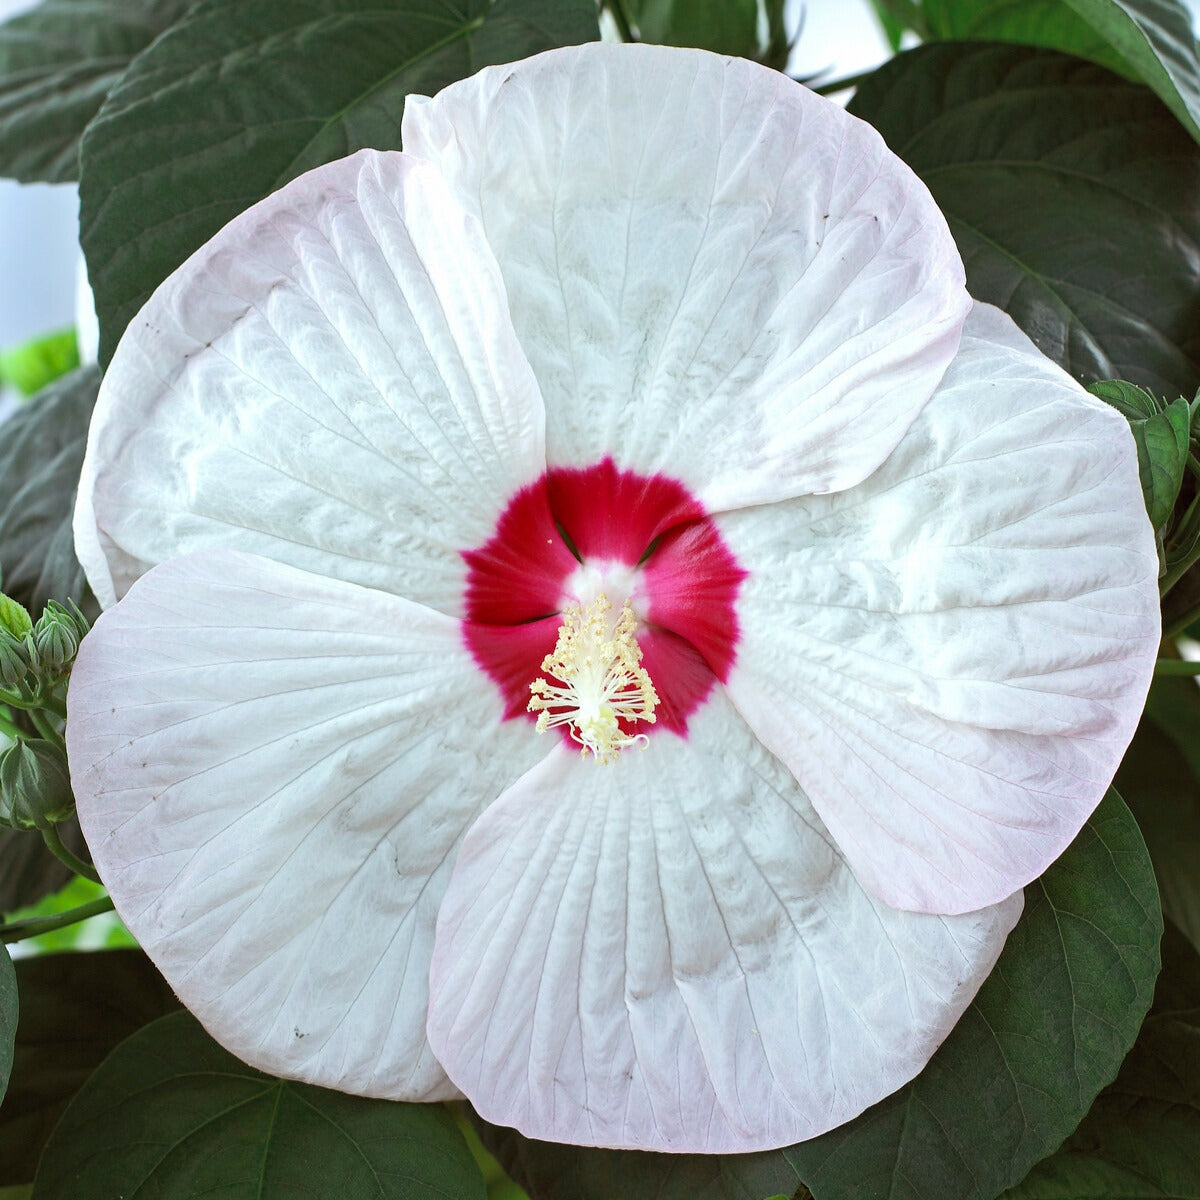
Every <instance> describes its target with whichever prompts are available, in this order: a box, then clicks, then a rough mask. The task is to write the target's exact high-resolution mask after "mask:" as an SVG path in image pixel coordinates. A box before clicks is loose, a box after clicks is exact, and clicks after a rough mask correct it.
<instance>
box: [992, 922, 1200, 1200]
mask: <svg viewBox="0 0 1200 1200" xmlns="http://www.w3.org/2000/svg"><path fill="white" fill-rule="evenodd" d="M1198 977H1200V955H1197V953H1196V950H1195V948H1194V947H1193V946H1192V945H1191V944H1190V943H1189V942H1188V941H1187V940H1186V939H1185V938H1184V937H1183V935H1182V934H1180V933H1178V932H1177V931H1175V930H1173V929H1171V928H1170V927H1168V929H1167V931H1166V934H1165V935H1164V937H1163V973H1162V976H1161V977H1160V978H1159V985H1158V989H1157V991H1156V992H1155V997H1154V1007H1153V1008H1152V1009H1151V1011H1150V1015H1149V1016H1148V1017H1147V1018H1146V1023H1145V1024H1144V1025H1143V1026H1142V1031H1141V1033H1140V1034H1139V1035H1138V1040H1137V1042H1136V1043H1135V1045H1134V1047H1133V1049H1132V1050H1131V1051H1130V1053H1129V1057H1128V1058H1127V1059H1126V1060H1125V1062H1124V1065H1123V1066H1122V1067H1121V1073H1120V1074H1119V1075H1118V1076H1117V1078H1116V1079H1115V1080H1114V1081H1113V1083H1112V1084H1111V1085H1110V1086H1109V1087H1107V1088H1105V1089H1104V1091H1103V1092H1101V1093H1100V1095H1099V1097H1098V1098H1097V1100H1096V1103H1095V1104H1093V1105H1092V1110H1091V1112H1089V1113H1088V1115H1087V1119H1086V1120H1085V1121H1084V1122H1083V1124H1082V1125H1080V1127H1079V1128H1078V1130H1076V1132H1075V1133H1074V1134H1072V1135H1071V1137H1070V1138H1069V1139H1068V1141H1067V1142H1066V1144H1065V1145H1064V1146H1063V1147H1062V1149H1061V1150H1059V1151H1058V1153H1057V1154H1054V1155H1052V1156H1051V1157H1050V1158H1048V1159H1045V1160H1044V1161H1043V1162H1040V1163H1038V1165H1037V1166H1035V1167H1034V1168H1033V1170H1032V1171H1031V1172H1030V1173H1029V1175H1028V1176H1027V1177H1026V1179H1025V1180H1024V1182H1023V1183H1021V1184H1020V1185H1019V1186H1018V1187H1016V1188H1014V1189H1013V1190H1012V1191H1011V1192H1008V1193H1006V1198H1005V1200H1155V1198H1164V1200H1165V1198H1168V1197H1169V1198H1171V1200H1178V1198H1179V1197H1192V1196H1200V986H1198Z"/></svg>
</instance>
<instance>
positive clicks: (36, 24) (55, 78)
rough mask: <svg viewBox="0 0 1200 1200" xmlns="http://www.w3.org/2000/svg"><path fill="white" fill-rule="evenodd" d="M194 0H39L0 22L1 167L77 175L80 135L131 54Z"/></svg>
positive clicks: (18, 173)
mask: <svg viewBox="0 0 1200 1200" xmlns="http://www.w3.org/2000/svg"><path fill="white" fill-rule="evenodd" d="M193 3H194V0H42V3H41V4H39V5H38V6H37V7H36V8H35V9H33V10H32V11H30V12H25V13H22V14H21V15H20V16H17V17H14V18H13V19H12V20H11V21H7V22H5V23H4V24H3V25H0V175H7V176H11V177H12V178H14V179H20V180H22V181H23V182H26V183H29V182H32V181H37V180H40V181H43V182H46V183H65V182H66V181H68V180H71V179H78V178H79V139H80V137H81V136H82V135H83V131H84V128H85V127H86V125H87V123H88V122H89V121H90V120H91V119H92V118H93V117H94V116H95V115H96V113H97V111H98V110H99V108H100V105H101V104H102V103H103V102H104V98H105V96H107V95H108V93H109V90H110V89H111V88H112V86H113V84H114V83H116V81H117V80H118V79H119V78H120V77H121V75H122V73H123V72H124V70H125V68H126V67H127V66H129V63H130V61H131V60H132V59H133V57H134V56H135V55H137V54H139V53H140V52H141V51H142V50H143V49H145V47H146V46H148V45H149V44H150V43H151V42H152V41H153V40H154V39H155V38H156V37H158V35H159V34H160V33H162V31H163V30H164V29H167V28H169V27H170V26H171V25H173V24H174V23H175V22H176V21H177V20H178V19H179V18H180V17H181V16H183V14H184V13H185V12H186V11H187V9H188V8H189V7H190V6H191V5H192V4H193Z"/></svg>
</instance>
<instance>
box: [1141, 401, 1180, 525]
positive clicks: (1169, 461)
mask: <svg viewBox="0 0 1200 1200" xmlns="http://www.w3.org/2000/svg"><path fill="white" fill-rule="evenodd" d="M1191 427H1192V412H1191V408H1190V406H1189V405H1188V402H1187V401H1186V400H1184V399H1178V400H1172V401H1171V403H1170V404H1169V405H1168V406H1167V408H1166V411H1165V412H1161V413H1158V414H1157V415H1156V416H1153V417H1150V418H1149V419H1148V420H1146V421H1139V422H1138V423H1137V424H1135V425H1131V426H1130V428H1131V429H1132V430H1133V437H1134V441H1136V442H1137V450H1138V468H1139V471H1140V473H1141V477H1142V494H1143V495H1144V496H1145V499H1146V511H1147V512H1148V513H1149V514H1150V523H1151V524H1152V525H1153V526H1154V528H1155V529H1162V528H1163V527H1164V526H1165V525H1166V524H1167V522H1168V521H1169V520H1170V519H1171V514H1172V513H1173V512H1174V511H1175V501H1176V500H1177V499H1178V497H1179V487H1180V485H1181V484H1182V483H1183V471H1184V468H1185V467H1186V466H1187V456H1188V443H1189V440H1190V436H1191Z"/></svg>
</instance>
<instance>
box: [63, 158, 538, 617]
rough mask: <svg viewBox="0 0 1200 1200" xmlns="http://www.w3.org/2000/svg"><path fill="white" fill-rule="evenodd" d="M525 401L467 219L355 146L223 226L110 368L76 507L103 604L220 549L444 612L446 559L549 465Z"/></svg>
mask: <svg viewBox="0 0 1200 1200" xmlns="http://www.w3.org/2000/svg"><path fill="white" fill-rule="evenodd" d="M543 434H544V426H543V410H542V403H541V397H540V395H539V392H538V388H537V382H536V380H535V379H534V377H533V375H532V373H531V371H530V368H529V364H528V362H527V361H526V359H525V356H524V354H523V352H522V350H521V348H520V346H519V344H518V343H517V341H516V336H515V334H514V332H513V329H512V325H511V322H510V321H509V318H508V309H507V301H506V299H505V295H504V286H503V283H502V282H501V280H500V275H499V271H498V268H497V266H496V263H495V260H494V259H493V257H492V255H491V252H490V251H489V249H488V246H487V242H486V241H485V240H484V237H483V234H482V232H481V231H480V229H479V225H478V222H477V221H476V220H475V219H474V218H473V217H470V216H468V215H466V214H465V213H464V212H463V211H462V210H461V209H460V208H459V207H458V205H456V204H455V202H454V200H453V199H452V197H451V196H450V194H449V192H448V191H447V189H446V187H445V184H444V183H443V182H442V180H441V179H440V178H439V176H438V174H437V172H436V171H434V170H433V169H432V168H430V167H429V166H428V165H427V164H424V163H420V162H417V161H416V160H414V159H412V158H410V157H407V156H405V155H401V154H394V153H393V154H378V153H375V152H372V151H363V152H362V153H359V154H356V155H354V156H353V157H351V158H347V159H343V160H342V161H340V162H336V163H331V164H330V165H328V166H324V167H319V168H318V169H316V170H315V171H311V172H309V173H308V174H307V175H304V176H302V177H300V178H299V179H297V180H295V181H294V182H292V183H290V184H288V185H287V186H286V187H285V188H283V189H282V190H281V191H279V192H276V193H275V194H274V195H272V196H270V197H268V198H267V199H266V200H263V201H262V202H261V203H259V204H256V205H255V206H254V207H253V208H251V209H250V210H249V211H247V212H245V213H243V214H242V215H241V216H239V217H237V218H236V219H235V220H233V221H232V222H231V223H230V224H229V225H227V226H226V227H225V228H224V229H223V230H222V231H221V232H220V233H218V234H217V236H216V237H214V238H213V239H212V240H211V241H210V242H209V243H208V244H207V245H205V246H204V247H202V248H201V249H200V250H199V251H197V252H196V254H194V255H193V256H192V257H191V258H190V259H188V261H187V262H186V263H184V265H183V266H182V267H180V268H179V270H178V271H176V272H175V273H174V274H173V275H172V276H171V277H170V278H169V279H168V280H167V281H166V282H165V283H164V284H163V285H162V286H161V287H160V288H159V289H158V291H157V292H155V294H154V295H153V296H152V297H151V299H150V300H149V302H148V303H147V304H146V306H145V307H144V308H143V309H142V311H141V312H140V313H139V314H138V316H137V317H136V318H135V319H134V321H133V323H132V324H131V325H130V327H129V330H128V331H127V332H126V334H125V337H124V338H123V339H122V341H121V344H120V346H119V347H118V350H117V353H116V355H115V356H114V357H113V360H112V364H111V365H110V367H109V369H108V372H107V374H106V375H105V378H104V385H103V387H102V389H101V392H100V398H99V401H98V403H97V406H96V413H95V417H94V419H93V424H92V430H91V435H90V438H89V442H88V452H87V459H86V461H85V463H84V468H83V478H82V481H81V484H80V493H79V503H78V508H77V511H76V522H75V529H76V542H77V547H78V550H79V555H80V559H81V560H82V562H83V564H84V567H85V568H86V570H87V573H88V578H89V581H90V582H91V584H92V587H93V589H94V590H95V592H96V594H97V596H98V597H99V599H100V601H101V603H102V604H104V605H108V604H110V603H112V602H113V600H114V599H115V598H116V597H119V596H121V595H123V594H124V593H125V591H126V590H127V589H128V587H129V585H130V584H131V583H132V582H133V580H134V579H136V578H137V577H138V576H139V575H140V574H141V573H142V572H143V571H145V570H147V569H148V568H149V567H150V566H152V565H154V564H155V563H158V562H162V561H164V560H165V559H167V558H170V557H172V556H173V555H176V554H181V553H188V552H190V551H194V550H198V549H202V548H205V547H217V546H224V547H230V548H233V549H239V550H245V551H251V552H254V553H259V554H263V555H266V556H267V557H269V558H274V559H276V560H277V561H281V562H286V563H290V564H292V565H293V566H298V567H302V568H304V569H306V570H311V571H315V572H317V573H319V574H324V575H329V576H331V577H333V578H342V579H349V580H353V581H354V582H356V583H361V584H364V585H367V586H370V587H377V588H382V589H384V590H385V591H391V592H395V593H397V594H403V595H405V596H408V597H409V598H410V599H413V600H416V601H418V602H421V603H426V604H430V605H433V606H434V607H437V608H440V609H442V610H443V611H448V612H457V606H458V604H459V597H460V593H461V589H462V578H463V564H462V562H461V559H460V556H459V551H460V550H461V549H463V548H467V547H471V546H474V545H478V544H479V543H480V542H482V541H483V540H485V539H486V537H487V536H488V534H489V533H490V532H491V529H492V526H493V524H494V522H495V519H496V516H497V514H498V513H499V512H500V510H501V508H502V507H503V505H504V503H505V501H506V500H507V499H508V497H509V496H510V494H511V493H512V492H513V491H515V490H516V489H517V488H518V487H520V486H521V485H523V484H526V483H528V482H529V481H530V480H531V479H533V478H536V477H537V476H538V475H540V474H541V472H542V471H543V470H544V469H545V455H544V441H543Z"/></svg>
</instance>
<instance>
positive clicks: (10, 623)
mask: <svg viewBox="0 0 1200 1200" xmlns="http://www.w3.org/2000/svg"><path fill="white" fill-rule="evenodd" d="M32 628H33V621H32V620H30V617H29V612H28V610H27V609H26V608H25V606H24V605H23V604H18V603H17V602H16V601H15V600H14V599H13V598H12V597H11V596H6V595H5V594H4V593H3V592H0V630H7V631H8V632H9V633H11V634H13V635H14V636H15V637H18V638H22V637H24V636H25V635H26V634H27V633H28V632H29V631H30V630H31V629H32Z"/></svg>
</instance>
